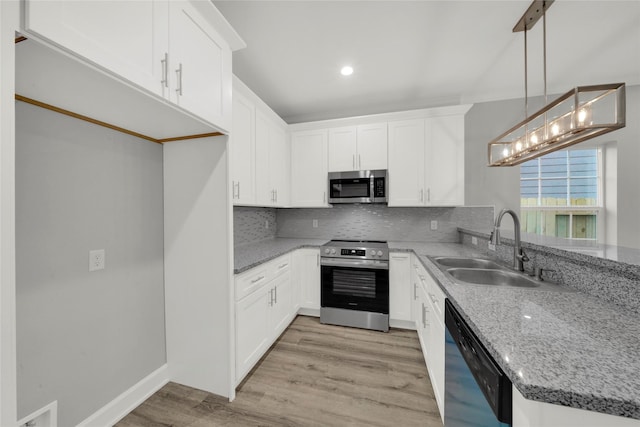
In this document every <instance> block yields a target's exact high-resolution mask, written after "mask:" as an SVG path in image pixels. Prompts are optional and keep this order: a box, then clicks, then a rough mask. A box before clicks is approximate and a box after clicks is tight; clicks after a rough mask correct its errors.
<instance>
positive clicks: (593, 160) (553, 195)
mask: <svg viewBox="0 0 640 427" xmlns="http://www.w3.org/2000/svg"><path fill="white" fill-rule="evenodd" d="M601 157H602V154H601V151H600V150H598V149H589V150H571V151H557V152H554V153H550V154H547V155H545V156H543V157H540V158H537V159H534V160H531V161H528V162H526V163H523V164H522V165H521V166H520V209H521V217H522V231H524V232H527V233H533V234H541V235H545V236H555V237H564V238H569V239H589V240H597V239H598V231H599V229H602V228H603V227H599V226H598V224H602V221H603V218H602V215H603V212H604V211H603V209H602V190H601V189H602V179H601V170H602V167H601V164H602V161H601Z"/></svg>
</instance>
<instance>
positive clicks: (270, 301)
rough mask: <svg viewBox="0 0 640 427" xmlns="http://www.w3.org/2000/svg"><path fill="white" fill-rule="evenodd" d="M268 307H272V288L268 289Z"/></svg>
mask: <svg viewBox="0 0 640 427" xmlns="http://www.w3.org/2000/svg"><path fill="white" fill-rule="evenodd" d="M269 307H273V288H271V289H269Z"/></svg>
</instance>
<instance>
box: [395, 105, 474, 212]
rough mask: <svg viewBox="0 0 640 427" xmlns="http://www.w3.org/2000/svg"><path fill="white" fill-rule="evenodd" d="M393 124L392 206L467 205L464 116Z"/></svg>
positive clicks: (460, 112)
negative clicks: (465, 201) (465, 203)
mask: <svg viewBox="0 0 640 427" xmlns="http://www.w3.org/2000/svg"><path fill="white" fill-rule="evenodd" d="M447 109H448V110H452V111H449V113H448V114H443V115H435V116H433V117H429V118H426V119H416V120H405V121H398V122H390V123H389V206H459V205H464V113H466V111H467V110H468V109H469V106H457V107H447Z"/></svg>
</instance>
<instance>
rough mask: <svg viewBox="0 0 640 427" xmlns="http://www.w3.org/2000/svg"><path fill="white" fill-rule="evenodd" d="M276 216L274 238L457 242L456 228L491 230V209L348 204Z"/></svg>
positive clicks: (283, 210) (282, 212) (289, 211)
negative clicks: (432, 227)
mask: <svg viewBox="0 0 640 427" xmlns="http://www.w3.org/2000/svg"><path fill="white" fill-rule="evenodd" d="M276 216H277V223H278V230H277V237H290V238H291V237H294V238H315V239H352V240H359V239H362V240H390V241H413V242H459V241H460V237H459V235H458V227H470V228H474V227H482V228H487V227H490V226H491V224H492V223H493V207H454V208H390V207H388V206H386V205H378V204H373V205H370V204H348V205H335V206H334V207H333V208H326V209H308V208H294V209H278V210H277V215H276ZM314 220H317V227H315V228H314V226H313V225H314ZM432 221H437V229H436V230H432V229H431V222H432ZM434 225H435V224H434Z"/></svg>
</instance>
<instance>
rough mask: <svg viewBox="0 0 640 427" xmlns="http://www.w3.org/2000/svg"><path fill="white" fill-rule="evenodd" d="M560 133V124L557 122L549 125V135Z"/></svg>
mask: <svg viewBox="0 0 640 427" xmlns="http://www.w3.org/2000/svg"><path fill="white" fill-rule="evenodd" d="M558 134H560V126H558V124H557V123H554V124H552V125H551V135H553V136H557V135H558Z"/></svg>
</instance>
